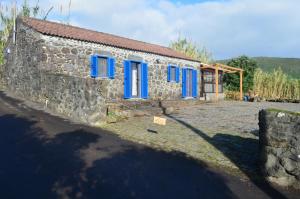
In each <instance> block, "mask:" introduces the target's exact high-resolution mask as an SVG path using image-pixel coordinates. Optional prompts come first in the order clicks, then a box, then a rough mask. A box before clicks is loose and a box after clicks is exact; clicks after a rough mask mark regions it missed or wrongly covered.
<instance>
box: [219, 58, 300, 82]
mask: <svg viewBox="0 0 300 199" xmlns="http://www.w3.org/2000/svg"><path fill="white" fill-rule="evenodd" d="M252 59H254V60H255V61H257V64H258V66H259V67H260V68H262V69H263V70H264V71H268V72H271V71H272V70H273V69H274V68H277V67H281V69H282V70H283V72H284V73H286V74H288V75H290V76H291V77H293V78H298V79H300V58H278V57H252ZM227 61H228V60H219V61H218V62H221V63H226V62H227Z"/></svg>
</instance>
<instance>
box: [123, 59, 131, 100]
mask: <svg viewBox="0 0 300 199" xmlns="http://www.w3.org/2000/svg"><path fill="white" fill-rule="evenodd" d="M124 98H125V99H130V98H131V62H130V61H128V60H125V61H124Z"/></svg>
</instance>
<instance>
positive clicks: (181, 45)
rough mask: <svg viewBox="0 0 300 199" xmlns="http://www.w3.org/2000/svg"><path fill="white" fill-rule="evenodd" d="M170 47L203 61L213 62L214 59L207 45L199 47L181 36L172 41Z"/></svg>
mask: <svg viewBox="0 0 300 199" xmlns="http://www.w3.org/2000/svg"><path fill="white" fill-rule="evenodd" d="M170 48H172V49H174V50H176V51H178V52H181V53H183V54H185V55H186V56H188V57H191V58H194V59H196V60H199V61H201V62H203V63H211V62H212V61H213V59H212V54H211V53H210V52H208V51H207V49H206V48H205V47H202V48H199V47H198V46H197V45H196V44H195V43H193V42H192V41H188V40H187V39H186V38H181V37H179V38H178V39H177V41H174V42H171V44H170Z"/></svg>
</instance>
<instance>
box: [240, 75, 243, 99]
mask: <svg viewBox="0 0 300 199" xmlns="http://www.w3.org/2000/svg"><path fill="white" fill-rule="evenodd" d="M240 100H241V101H242V100H243V71H240Z"/></svg>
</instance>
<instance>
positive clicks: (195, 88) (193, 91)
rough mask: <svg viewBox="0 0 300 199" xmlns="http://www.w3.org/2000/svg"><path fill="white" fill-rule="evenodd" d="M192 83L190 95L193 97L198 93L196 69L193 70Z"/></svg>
mask: <svg viewBox="0 0 300 199" xmlns="http://www.w3.org/2000/svg"><path fill="white" fill-rule="evenodd" d="M192 85H193V88H192V95H193V97H197V93H198V82H197V70H193V79H192Z"/></svg>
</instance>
